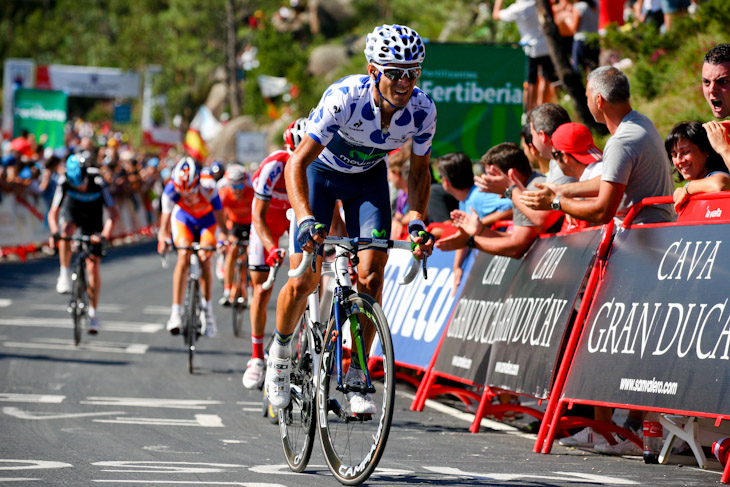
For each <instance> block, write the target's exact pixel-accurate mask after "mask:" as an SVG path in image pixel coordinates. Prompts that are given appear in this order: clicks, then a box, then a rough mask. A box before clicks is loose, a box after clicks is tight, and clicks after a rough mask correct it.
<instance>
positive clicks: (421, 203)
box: [408, 152, 433, 259]
mask: <svg viewBox="0 0 730 487" xmlns="http://www.w3.org/2000/svg"><path fill="white" fill-rule="evenodd" d="M430 161H431V153H430V152H429V153H428V154H426V155H424V156H417V155H415V154H412V155H411V170H410V172H409V173H408V205H409V207H410V211H409V212H408V217H409V218H408V221H412V220H423V217H424V215H425V213H426V207H427V206H428V198H429V196H430V195H431V171H430V168H429V164H430ZM414 241H416V242H418V243H419V244H420V242H421V240H420V237H419V238H418V239H415V240H414ZM432 250H433V239H430V240H429V241H428V242H426V243H425V244H422V245H419V246H418V248H417V249H416V250H415V252H414V253H413V255H414V257H415V258H416V259H420V258H421V256H422V255H423V254H424V253H425V254H426V255H430V254H431V251H432Z"/></svg>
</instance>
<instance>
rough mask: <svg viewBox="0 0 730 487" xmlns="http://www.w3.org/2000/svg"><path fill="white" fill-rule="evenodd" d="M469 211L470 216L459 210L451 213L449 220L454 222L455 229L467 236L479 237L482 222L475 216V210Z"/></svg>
mask: <svg viewBox="0 0 730 487" xmlns="http://www.w3.org/2000/svg"><path fill="white" fill-rule="evenodd" d="M469 209H470V210H471V214H469V213H467V212H465V211H461V210H454V211H452V212H451V220H452V221H453V222H454V226H455V227H456V228H460V229H462V230H464V231H465V232H466V233H468V234H469V235H472V236H474V235H479V234H480V233H482V228H483V225H482V222H481V220H479V215H477V212H476V210H474V208H469Z"/></svg>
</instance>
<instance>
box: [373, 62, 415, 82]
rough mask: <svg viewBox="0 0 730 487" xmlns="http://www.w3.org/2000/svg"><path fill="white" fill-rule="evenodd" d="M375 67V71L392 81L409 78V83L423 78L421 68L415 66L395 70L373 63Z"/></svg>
mask: <svg viewBox="0 0 730 487" xmlns="http://www.w3.org/2000/svg"><path fill="white" fill-rule="evenodd" d="M371 64H372V65H373V66H375V69H377V70H378V71H380V72H381V73H383V74H384V75H385V76H386V78H388V79H389V80H391V81H398V80H400V79H401V78H405V77H407V78H408V80H409V81H413V80H414V79H417V78H418V77H419V76H421V67H420V66H414V67H412V68H395V67H390V66H381V65H380V64H377V63H371Z"/></svg>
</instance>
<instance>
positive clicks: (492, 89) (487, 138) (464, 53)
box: [418, 42, 527, 160]
mask: <svg viewBox="0 0 730 487" xmlns="http://www.w3.org/2000/svg"><path fill="white" fill-rule="evenodd" d="M526 70H527V58H526V57H525V54H524V52H523V51H522V49H520V48H519V47H516V46H507V45H488V44H458V43H437V42H429V43H428V44H427V45H426V60H425V61H424V63H423V73H422V75H421V79H420V80H419V82H418V86H419V87H420V89H421V90H423V91H424V92H426V93H427V94H428V95H429V96H430V97H431V98H432V99H433V100H434V102H436V108H437V109H438V121H437V124H436V136H435V138H434V144H433V154H432V157H438V156H442V155H444V154H448V153H449V152H464V153H466V154H467V155H468V156H469V157H470V158H472V159H475V160H478V159H479V158H480V157H481V156H482V155H483V154H484V153H485V152H486V151H487V150H489V149H490V148H491V147H493V146H495V145H497V144H499V143H501V142H515V143H519V141H520V127H521V117H522V83H523V82H524V80H525V77H526Z"/></svg>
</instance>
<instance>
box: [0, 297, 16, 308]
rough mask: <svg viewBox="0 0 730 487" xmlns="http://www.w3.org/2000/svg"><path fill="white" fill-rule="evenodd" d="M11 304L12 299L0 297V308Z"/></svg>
mask: <svg viewBox="0 0 730 487" xmlns="http://www.w3.org/2000/svg"><path fill="white" fill-rule="evenodd" d="M11 304H13V300H12V299H0V308H7V307H8V306H10V305H11Z"/></svg>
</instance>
